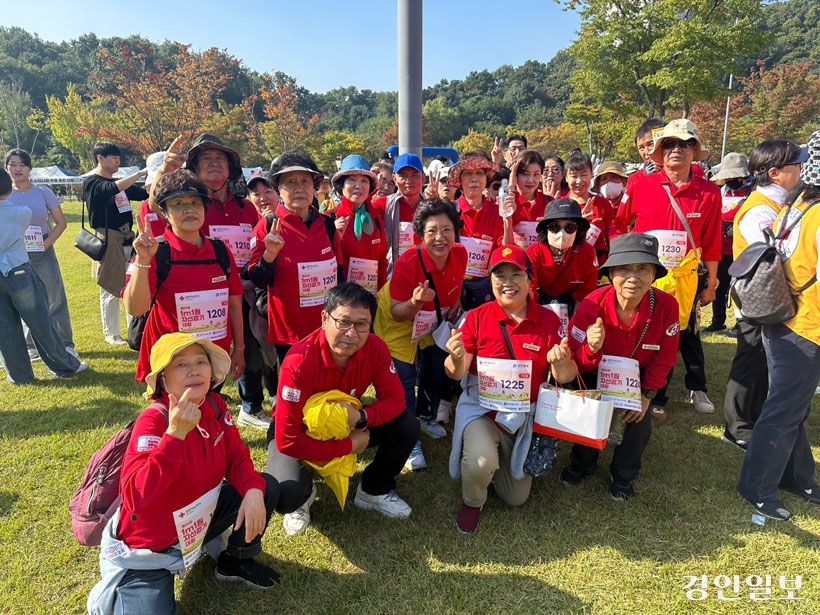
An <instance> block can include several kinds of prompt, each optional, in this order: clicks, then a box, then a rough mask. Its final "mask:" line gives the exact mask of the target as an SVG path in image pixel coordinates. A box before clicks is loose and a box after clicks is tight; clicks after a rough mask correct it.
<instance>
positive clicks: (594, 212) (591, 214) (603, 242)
mask: <svg viewBox="0 0 820 615" xmlns="http://www.w3.org/2000/svg"><path fill="white" fill-rule="evenodd" d="M581 213H582V214H583V216H584V218H586V219H587V220H589V224H590V229H589V230H588V231H587V240H588V241H589V240H590V239H591V238H592V237H593V236H594V235H593V233H595V232H596V231H595V229H597V232H598V237H597V239H596V240H595V242H594V243H593V244H592V245H593V246H594V247H595V253H596V254H597V255H598V260H599V261H601V262H603V261H605V260H606V256H607V254H609V234H610V230H611V227H612V220H614V219H615V211H614V210H613V209H612V205H611V204H610V202H609V201H608V200H606V199H605V198H604V197H602V196H598V195H596V194H590V195H589V199H588V200H587V202H586V203H584V204H583V205H581Z"/></svg>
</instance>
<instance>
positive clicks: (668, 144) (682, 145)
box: [662, 139, 697, 150]
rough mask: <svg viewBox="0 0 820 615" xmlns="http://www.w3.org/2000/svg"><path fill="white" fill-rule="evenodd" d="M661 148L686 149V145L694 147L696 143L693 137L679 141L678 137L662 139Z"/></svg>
mask: <svg viewBox="0 0 820 615" xmlns="http://www.w3.org/2000/svg"><path fill="white" fill-rule="evenodd" d="M662 145H663V149H667V150H672V149H675V148H676V147H677V148H679V149H686V148H687V147H695V145H697V141H696V140H695V139H689V140H687V141H681V140H680V139H664V140H663V144H662Z"/></svg>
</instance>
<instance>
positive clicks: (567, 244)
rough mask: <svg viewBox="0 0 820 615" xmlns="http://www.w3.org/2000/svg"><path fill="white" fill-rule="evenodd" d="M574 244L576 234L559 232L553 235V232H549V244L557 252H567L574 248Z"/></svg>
mask: <svg viewBox="0 0 820 615" xmlns="http://www.w3.org/2000/svg"><path fill="white" fill-rule="evenodd" d="M576 232H577V231H576ZM574 242H575V232H573V233H567V232H566V231H559V232H557V233H553V232H552V231H547V243H549V244H550V246H552V247H553V248H555V249H556V250H561V251H562V252H565V251H566V250H569V249H570V248H571V247H572V244H573V243H574Z"/></svg>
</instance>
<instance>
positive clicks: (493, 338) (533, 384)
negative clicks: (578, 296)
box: [444, 246, 577, 534]
mask: <svg viewBox="0 0 820 615" xmlns="http://www.w3.org/2000/svg"><path fill="white" fill-rule="evenodd" d="M531 280H532V265H531V264H530V261H529V259H528V258H527V255H526V254H525V253H524V250H522V249H521V248H520V247H518V246H501V247H500V248H498V249H496V250H495V251H494V252H493V253H492V255H491V257H490V281H491V282H492V289H493V295H495V301H491V302H490V303H485V304H484V305H481V306H479V307H477V308H475V309H474V310H470V311H469V312H467V315H466V317H465V319H464V322H463V323H462V325H461V326H460V327H459V330H458V331H457V332H453V334H452V336H451V337H450V339H449V341H448V342H447V350H448V352H449V356H448V357H447V358H446V359H445V361H444V369H445V371H446V372H447V375H448V376H449V377H450V378H453V379H456V380H458V379H461V378H464V380H463V381H462V388H463V389H464V392H463V393H462V395H461V397H460V398H459V400H458V406H457V408H456V422H455V429H454V431H453V448H452V452H451V453H450V476H452V477H453V478H455V479H458V478H459V477H460V478H461V492H462V498H463V504H462V506H461V510H460V511H459V513H458V518H457V520H456V527H458V529H459V531H461V532H463V533H465V534H471V533H473V532H474V531H475V529H476V527H477V526H478V518H479V515H480V514H481V507H482V506H484V502H486V501H487V487H488V486H489V485H490V483H491V482H493V479H494V480H495V492H496V493H497V494H498V497H500V498H501V499H502V500H503V501H504V502H506V503H507V504H509V505H510V506H521V505H522V504H524V502H526V501H527V498H528V497H529V495H530V486H531V484H532V477H530V476H526V475H525V474H524V459H525V457H526V455H527V451H528V450H529V448H530V440H531V438H532V419H533V412H531V410H532V407H533V404H534V402H535V401H536V400H537V398H538V388H539V386H540V385H541V383H542V382H545V381H546V380H547V377H548V375H549V372H552V375H553V377H555V379H556V380H557V381H558V382H559V383H565V382H569V381H571V380H572V379H573V378H575V376H576V373H577V370H576V367H575V363H574V361H573V360H572V356H571V355H570V351H569V345H568V343H567V340H566V339H564V340H562V339H561V336H560V334H559V330H560V328H561V321H560V320H559V318H558V316H556V315H555V314H554V313H553V312H551V311H550V310H547V309H546V308H543V307H541V306H540V305H538V303H536V301H535V299H533V298H532V296H531V295H530V283H531ZM465 376H466V377H465Z"/></svg>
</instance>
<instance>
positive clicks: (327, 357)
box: [275, 325, 404, 463]
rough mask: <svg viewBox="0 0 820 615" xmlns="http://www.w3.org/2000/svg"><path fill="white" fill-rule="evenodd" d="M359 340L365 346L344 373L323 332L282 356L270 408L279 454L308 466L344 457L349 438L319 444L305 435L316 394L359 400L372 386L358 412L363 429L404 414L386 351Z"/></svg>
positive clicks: (374, 341)
mask: <svg viewBox="0 0 820 615" xmlns="http://www.w3.org/2000/svg"><path fill="white" fill-rule="evenodd" d="M329 326H333V325H329ZM362 335H367V341H366V342H365V344H364V346H362V347H361V348H360V349H359V350H358V351H356V352H355V353H354V354H353V356H351V357H350V358H349V359H348V363H347V365H346V366H345V367H339V366H338V365H337V364H336V362H335V361H334V360H333V356H332V355H331V353H330V347H329V346H328V343H327V339H326V338H325V332H324V329H317V330H316V331H314V332H312V333H310V334H309V335H308V336H307V337H305V338H304V339H303V340H302V341H300V342H299V343H298V344H296V345H295V346H294V347H293V348H291V349H290V350H289V351H288V354H287V355H286V356H285V360H284V361H283V362H282V367H281V369H280V372H279V391H278V396H277V398H276V399H277V402H276V408H275V411H276V422H275V425H276V446H277V448H278V449H279V451H280V452H282V453H283V454H285V455H289V456H290V457H294V458H296V459H304V460H307V461H311V462H314V463H321V462H323V461H330V460H331V459H335V458H336V457H340V456H342V455H347V454H349V453H350V451H351V449H352V447H353V445H352V442H351V440H350V438H345V439H344V440H327V441H322V440H316V439H314V438H311V437H310V436H309V435H307V429H306V427H305V423H304V407H305V402H306V401H307V400H308V399H309V398H310V397H311V396H312V395H315V394H316V393H322V392H326V391H332V390H334V389H338V390H339V391H342V392H344V393H347V394H349V395H352V396H353V397H358V398H359V399H361V397H362V395H364V394H365V391H367V389H368V387H369V386H370V385H373V388H374V389H375V398H376V401H375V402H373V403H372V404H370V405H368V406H367V407H365V409H364V410H365V413H366V414H367V425H368V427H375V426H377V425H382V424H384V423H387V422H388V421H391V420H393V419H394V418H396V417H397V416H399V415H400V414H401V413H402V412H403V411H404V388H403V387H402V386H401V381H400V380H399V377H398V375H397V374H396V367H395V365H393V359H392V358H391V357H390V352H389V351H388V350H387V345H386V344H385V343H384V342H383V341H382V340H381V338H379V337H378V336H377V335H374V334H372V333H368V334H362Z"/></svg>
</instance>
